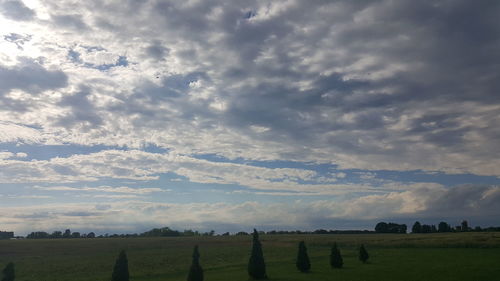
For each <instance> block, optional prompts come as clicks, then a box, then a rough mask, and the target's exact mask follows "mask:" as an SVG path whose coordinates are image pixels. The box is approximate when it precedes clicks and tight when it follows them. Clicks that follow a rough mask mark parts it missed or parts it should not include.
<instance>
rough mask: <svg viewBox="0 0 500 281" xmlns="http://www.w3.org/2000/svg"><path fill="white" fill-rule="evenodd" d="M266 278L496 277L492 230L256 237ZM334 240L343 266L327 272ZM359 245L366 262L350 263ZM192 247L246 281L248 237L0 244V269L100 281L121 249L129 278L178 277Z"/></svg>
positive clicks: (499, 243)
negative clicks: (306, 264)
mask: <svg viewBox="0 0 500 281" xmlns="http://www.w3.org/2000/svg"><path fill="white" fill-rule="evenodd" d="M300 240H305V241H306V245H307V247H308V252H309V256H310V258H311V264H312V272H311V273H307V274H304V273H299V272H298V271H297V270H296V268H295V257H296V253H297V244H298V242H299V241H300ZM261 241H262V245H263V249H264V255H265V258H266V264H267V270H268V275H269V277H270V279H271V280H283V281H284V280H288V281H294V280H297V281H298V280H316V281H322V280H338V281H358V280H359V281H370V280H373V281H380V280H387V281H390V280H398V281H400V280H408V281H412V280H422V281H423V280H425V281H432V280H467V281H470V280H472V281H474V280H487V281H489V280H500V233H451V234H422V235H418V234H416V235H414V234H408V235H400V234H386V235H383V234H380V235H379V234H377V235H369V234H368V235H274V236H270V235H264V236H261ZM334 241H336V242H337V243H338V245H339V247H340V250H341V252H342V255H343V257H344V265H345V267H344V268H343V269H337V270H334V269H331V268H330V266H329V264H328V256H329V251H330V246H331V244H332V243H333V242H334ZM360 243H364V244H365V245H366V248H367V250H368V252H369V254H370V260H369V261H370V262H369V263H368V264H362V263H360V262H359V261H358V260H357V247H358V245H359V244H360ZM195 244H198V245H199V247H200V254H201V259H200V262H201V264H202V266H203V268H204V269H205V280H206V281H210V280H220V281H224V280H232V281H237V280H242V281H245V280H248V276H247V272H246V266H247V262H248V257H249V254H250V247H251V236H238V237H234V236H233V237H179V238H136V239H120V238H116V239H69V240H66V239H59V240H10V241H5V240H4V241H0V269H1V268H3V267H4V266H5V265H6V264H7V262H9V261H13V262H14V263H15V265H16V275H17V278H16V281H28V280H30V281H69V280H72V281H107V280H109V279H110V276H111V271H112V268H113V264H114V261H115V259H116V257H117V255H118V252H119V251H120V250H121V249H126V250H127V255H128V259H129V269H130V274H131V278H130V279H131V280H132V281H160V280H162V281H169V280H185V279H186V274H187V271H188V268H189V265H190V262H191V253H192V250H193V246H194V245H195Z"/></svg>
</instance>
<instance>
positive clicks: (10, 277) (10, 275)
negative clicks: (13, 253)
mask: <svg viewBox="0 0 500 281" xmlns="http://www.w3.org/2000/svg"><path fill="white" fill-rule="evenodd" d="M2 273H3V278H2V281H14V279H15V278H16V275H15V272H14V264H13V263H12V262H9V263H8V264H7V266H5V268H4V269H3V271H2Z"/></svg>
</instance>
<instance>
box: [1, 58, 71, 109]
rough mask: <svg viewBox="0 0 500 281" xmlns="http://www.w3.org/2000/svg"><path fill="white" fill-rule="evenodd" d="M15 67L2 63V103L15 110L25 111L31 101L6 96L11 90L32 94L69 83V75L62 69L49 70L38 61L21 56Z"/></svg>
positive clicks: (62, 86)
mask: <svg viewBox="0 0 500 281" xmlns="http://www.w3.org/2000/svg"><path fill="white" fill-rule="evenodd" d="M20 61H21V63H20V64H18V65H16V66H14V67H6V66H1V65H0V104H2V105H3V107H4V108H9V109H11V110H14V111H25V110H27V108H28V107H29V106H30V102H29V101H22V100H17V99H13V98H11V97H8V96H6V95H7V94H8V93H9V92H10V91H11V90H14V89H19V90H22V91H24V92H26V93H28V94H31V95H37V94H39V93H41V92H43V91H46V90H52V89H60V88H64V87H66V85H67V83H68V77H67V75H66V74H65V73H64V72H62V71H60V70H47V69H46V68H44V66H43V65H41V64H40V63H38V62H35V61H33V60H30V59H27V58H21V59H20Z"/></svg>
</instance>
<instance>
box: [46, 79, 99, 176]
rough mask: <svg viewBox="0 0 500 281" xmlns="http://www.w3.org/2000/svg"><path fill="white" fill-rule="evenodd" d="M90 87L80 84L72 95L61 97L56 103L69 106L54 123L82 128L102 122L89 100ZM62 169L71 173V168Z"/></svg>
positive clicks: (89, 127) (65, 172) (92, 126)
mask: <svg viewBox="0 0 500 281" xmlns="http://www.w3.org/2000/svg"><path fill="white" fill-rule="evenodd" d="M90 95H91V89H90V88H88V87H86V86H81V87H80V90H79V91H78V92H76V93H74V94H72V95H67V96H64V97H62V98H61V100H60V101H59V103H58V105H59V106H62V107H67V108H69V109H70V110H69V112H68V113H67V114H65V115H64V116H62V117H60V118H58V119H56V120H55V122H54V123H55V125H57V126H63V127H66V128H71V127H73V126H76V125H83V128H84V129H91V128H94V129H95V128H96V127H98V126H99V125H101V124H102V123H103V120H102V118H101V117H100V116H99V114H98V109H97V108H96V107H95V106H94V104H93V103H92V102H91V101H90V100H89V97H90ZM60 169H63V173H64V174H71V173H73V171H72V170H71V169H65V168H64V167H60Z"/></svg>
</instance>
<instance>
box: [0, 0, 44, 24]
mask: <svg viewBox="0 0 500 281" xmlns="http://www.w3.org/2000/svg"><path fill="white" fill-rule="evenodd" d="M0 9H1V10H0V11H1V13H2V14H3V15H4V16H5V17H7V18H9V19H12V20H16V21H29V20H33V18H34V17H35V15H36V14H35V11H33V10H32V9H30V8H28V7H26V5H25V4H24V3H23V1H19V0H2V1H1V2H0Z"/></svg>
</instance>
